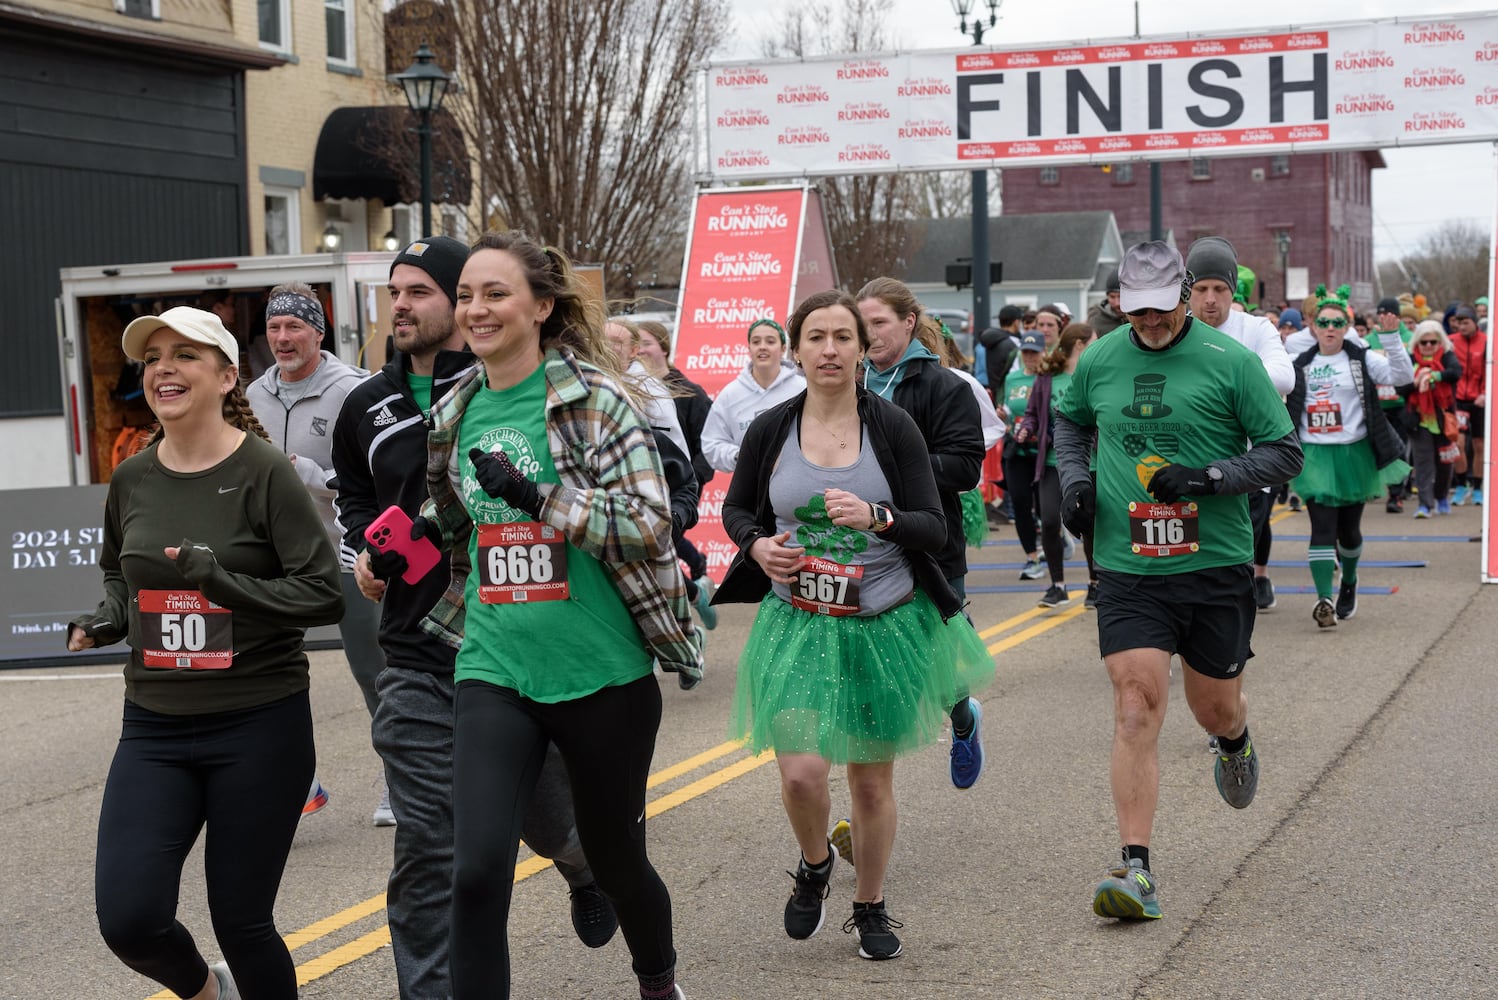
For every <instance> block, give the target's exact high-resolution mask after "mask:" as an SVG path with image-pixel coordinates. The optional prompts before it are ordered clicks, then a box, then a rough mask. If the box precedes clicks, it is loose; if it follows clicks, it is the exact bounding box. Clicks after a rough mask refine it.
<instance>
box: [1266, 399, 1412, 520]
mask: <svg viewBox="0 0 1498 1000" xmlns="http://www.w3.org/2000/svg"><path fill="white" fill-rule="evenodd" d="M1381 416H1382V415H1380V417H1381ZM1300 448H1301V451H1303V452H1305V456H1306V461H1305V465H1304V466H1303V467H1302V468H1301V470H1300V475H1298V476H1296V477H1295V478H1294V479H1292V480H1290V490H1291V492H1293V493H1295V494H1296V495H1297V496H1299V497H1300V498H1301V499H1302V500H1309V501H1311V502H1313V503H1318V504H1320V505H1321V506H1323V507H1351V506H1353V505H1354V504H1360V503H1367V502H1368V501H1370V500H1382V499H1383V497H1384V493H1385V491H1386V490H1387V489H1388V487H1389V485H1390V484H1391V483H1399V482H1403V481H1404V478H1405V477H1406V476H1408V475H1409V474H1410V465H1409V463H1408V462H1405V461H1403V460H1400V459H1396V460H1395V461H1393V462H1390V463H1389V464H1388V465H1386V466H1384V467H1383V468H1382V469H1380V468H1379V467H1378V466H1376V465H1374V464H1373V462H1374V459H1373V446H1372V445H1371V444H1369V443H1368V439H1367V438H1364V439H1363V440H1361V441H1354V442H1352V443H1351V444H1304V443H1302V444H1301V446H1300Z"/></svg>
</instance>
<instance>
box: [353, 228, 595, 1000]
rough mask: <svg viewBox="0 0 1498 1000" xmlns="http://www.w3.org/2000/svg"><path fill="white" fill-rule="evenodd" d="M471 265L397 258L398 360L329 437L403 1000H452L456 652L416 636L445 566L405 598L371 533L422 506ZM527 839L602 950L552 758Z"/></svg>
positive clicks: (575, 922)
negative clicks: (390, 856) (390, 840)
mask: <svg viewBox="0 0 1498 1000" xmlns="http://www.w3.org/2000/svg"><path fill="white" fill-rule="evenodd" d="M467 259H468V247H466V246H465V245H463V244H462V243H460V242H458V241H457V240H455V239H452V238H451V237H447V236H433V237H429V238H427V239H422V240H417V241H416V242H414V243H412V244H411V245H410V246H408V247H406V248H405V249H403V250H402V251H401V252H400V253H399V254H397V255H396V258H395V261H394V262H393V263H392V264H391V265H390V282H389V290H390V304H391V321H392V326H393V329H394V334H395V348H396V353H395V356H394V357H393V358H392V359H391V361H390V363H389V364H387V365H386V366H385V367H384V368H383V369H381V370H380V371H379V372H377V373H375V374H374V375H373V376H371V377H370V378H369V379H367V380H366V381H364V382H362V383H360V384H359V385H358V386H356V387H355V388H354V390H353V391H352V392H350V393H349V396H348V400H347V401H346V402H345V404H344V407H343V412H342V413H341V414H339V418H338V424H337V426H336V427H335V429H334V435H333V467H334V469H335V471H336V472H337V482H338V499H337V505H338V519H339V523H340V524H341V525H342V526H343V529H344V531H345V532H346V534H345V544H346V545H347V546H348V547H349V548H355V547H358V548H359V549H360V552H359V557H358V559H357V560H356V561H355V563H354V575H355V577H356V579H357V582H358V584H359V589H360V591H361V592H362V593H363V595H364V597H361V598H359V600H360V601H363V600H365V598H368V599H369V600H372V601H376V602H378V603H379V607H380V645H381V647H382V648H383V649H384V652H385V659H386V662H387V663H388V666H387V667H386V669H385V670H384V671H383V672H382V673H381V674H380V676H379V679H378V682H377V684H376V692H377V694H378V702H379V707H378V708H377V709H376V711H375V716H374V726H373V731H374V746H375V749H376V750H377V751H379V754H380V757H381V759H382V760H383V761H384V763H385V775H386V779H387V782H388V785H389V788H390V804H391V807H392V808H393V810H394V818H395V819H396V820H397V821H398V823H399V825H398V826H397V828H396V831H395V857H394V863H393V865H392V867H391V870H390V881H389V886H388V887H387V889H386V891H385V911H386V914H387V917H388V919H389V922H390V944H391V951H392V952H393V954H394V958H395V971H396V979H397V982H398V983H399V986H400V995H401V998H402V1000H429V998H444V997H447V996H448V995H449V993H450V992H451V985H450V978H449V975H448V928H447V916H448V912H449V910H450V909H451V907H452V860H453V825H452V780H453V762H452V741H453V693H454V691H453V685H454V681H453V661H454V659H455V657H456V651H455V650H453V649H452V648H451V647H450V646H448V645H446V644H444V643H439V642H433V641H432V638H431V636H429V635H427V634H426V633H425V632H423V631H422V630H421V619H422V618H423V617H424V616H425V615H426V613H427V611H428V610H430V609H431V608H432V606H433V605H434V604H436V603H437V601H438V600H440V599H441V597H442V592H443V590H444V589H445V588H446V587H447V581H448V573H449V565H448V558H447V557H446V556H445V555H444V556H443V558H442V561H441V562H440V563H438V564H437V566H436V567H435V568H434V569H432V570H431V571H430V572H429V573H428V574H427V575H426V576H425V577H423V578H421V579H420V580H418V581H417V582H415V583H409V584H408V583H406V582H405V581H404V580H403V579H402V578H401V574H402V573H404V572H405V570H406V560H405V557H404V556H402V555H400V553H398V552H391V553H388V554H383V555H382V554H381V553H380V552H379V551H378V550H376V549H373V548H371V547H369V545H368V542H367V540H366V539H365V534H364V532H365V529H366V528H368V527H369V526H370V525H371V524H372V523H374V521H375V519H376V518H377V517H379V516H380V515H381V514H382V513H384V511H385V510H386V509H387V508H389V507H391V506H398V507H400V508H401V509H402V510H404V511H405V512H406V514H407V515H409V516H415V515H417V514H419V513H420V511H421V505H422V503H423V502H424V501H425V500H426V499H427V484H426V453H427V425H426V417H427V414H428V413H429V411H430V410H431V406H432V401H433V400H434V399H440V398H442V396H443V395H445V394H446V392H447V390H448V389H449V388H450V387H451V386H452V385H453V384H454V383H455V382H456V381H457V380H458V379H459V378H460V377H461V376H462V375H463V374H464V373H466V372H467V371H468V370H469V369H471V368H472V367H473V365H474V361H475V359H474V357H473V355H472V354H469V353H468V352H467V350H466V349H465V348H464V346H463V337H462V334H461V333H459V332H458V330H457V328H456V326H454V324H453V306H454V302H455V300H456V299H457V286H458V275H459V274H460V273H461V272H462V270H463V264H464V262H465V261H467ZM523 836H524V838H525V842H526V845H527V846H528V847H530V849H531V850H532V851H534V852H535V853H537V854H539V855H541V856H542V857H545V858H551V859H552V861H553V862H554V863H555V865H556V868H557V871H558V872H560V873H561V874H562V877H563V878H565V879H566V880H567V884H568V886H569V888H570V890H571V897H572V900H571V910H572V927H573V930H574V931H576V933H577V936H578V939H579V940H581V941H582V942H583V944H585V945H587V946H588V947H590V948H601V947H602V946H603V945H605V944H607V943H608V942H609V940H610V939H611V938H612V937H613V935H614V931H615V929H616V928H617V927H618V922H617V921H616V920H615V918H614V911H613V908H612V907H611V906H609V902H608V900H607V899H606V898H605V897H604V895H603V893H601V892H600V891H599V890H598V886H597V884H596V883H595V881H594V879H593V874H592V872H591V871H590V870H589V869H588V866H587V859H586V858H585V857H584V856H583V851H582V845H581V844H580V843H579V841H578V838H577V829H576V826H575V822H574V820H573V813H572V792H571V789H570V787H569V786H568V783H567V774H566V771H565V770H564V768H563V765H562V759H561V755H560V754H558V753H557V750H556V748H555V747H549V748H548V749H547V753H546V762H545V764H544V765H543V766H542V768H541V776H540V778H539V779H538V781H537V788H536V792H535V795H534V797H533V798H532V801H531V809H530V811H529V813H528V814H527V820H526V826H525V829H524V831H523Z"/></svg>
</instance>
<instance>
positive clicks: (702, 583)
mask: <svg viewBox="0 0 1498 1000" xmlns="http://www.w3.org/2000/svg"><path fill="white" fill-rule="evenodd" d="M692 582H693V583H695V584H696V585H697V599H696V600H694V601H693V602H692V607H694V608H696V609H697V615H698V617H700V618H701V619H702V627H703V628H705V629H707V630H708V631H709V632H711V631H712V630H713V629H715V628H717V627H718V609H717V608H715V607H713V606H712V604H711V603H710V602H711V601H712V599H713V590H714V589H715V588H714V587H713V581H712V580H710V579H709V578H708V577H705V576H704V577H703V578H702V579H700V580H693V581H692Z"/></svg>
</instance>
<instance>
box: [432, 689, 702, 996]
mask: <svg viewBox="0 0 1498 1000" xmlns="http://www.w3.org/2000/svg"><path fill="white" fill-rule="evenodd" d="M660 722H661V691H660V687H659V685H658V683H657V682H656V679H655V677H654V675H652V674H646V675H645V676H644V677H642V678H640V679H639V680H637V681H631V682H630V683H628V684H622V685H619V686H618V687H609V688H604V689H603V690H601V691H597V692H594V693H593V694H590V695H587V696H586V697H583V698H578V699H576V700H573V701H562V702H556V703H552V704H545V703H541V702H536V701H531V700H530V699H528V698H525V697H522V696H521V695H520V694H519V693H518V692H516V691H513V690H511V689H509V688H502V687H498V686H496V685H493V684H489V683H487V682H485V681H478V680H465V681H460V682H458V691H457V704H456V709H455V717H454V736H453V904H452V949H451V954H452V957H451V963H452V987H453V998H454V1000H477V998H483V1000H491V998H494V997H500V998H504V997H508V996H509V995H510V946H509V934H508V926H507V925H508V923H509V919H510V897H511V894H512V891H513V888H514V880H515V858H516V853H517V850H518V845H519V843H520V826H521V822H522V820H523V819H524V816H523V812H524V810H523V809H522V808H521V807H520V805H518V804H519V803H525V802H528V801H530V798H531V790H532V789H533V788H534V787H535V784H536V775H537V773H538V772H539V771H540V768H541V762H542V760H543V759H544V758H545V755H546V746H547V743H548V742H552V743H555V744H556V747H557V750H558V751H559V752H560V753H561V755H562V760H563V761H564V762H565V763H566V765H567V776H568V778H569V780H570V781H571V783H572V799H573V804H574V807H575V809H576V813H577V833H578V837H579V838H580V839H581V840H582V845H583V852H584V853H585V854H586V855H587V856H588V863H589V865H590V866H591V867H592V869H593V874H594V876H595V877H597V879H598V888H599V889H601V890H602V891H603V893H604V895H606V896H608V898H609V901H610V902H611V903H613V904H614V911H615V912H616V913H617V914H618V915H619V927H620V930H622V931H623V933H624V940H625V943H626V944H628V946H629V952H630V955H631V956H632V957H633V958H634V970H635V973H636V974H637V975H641V976H657V975H660V974H661V973H664V972H668V971H670V970H671V969H673V968H674V967H675V965H676V951H675V949H674V948H673V946H672V940H671V897H670V896H669V895H668V894H667V892H666V886H665V883H663V882H662V881H661V879H660V876H659V875H657V874H656V871H655V869H654V868H653V867H651V864H650V858H649V857H648V856H647V855H646V853H645V779H646V778H647V777H648V775H649V773H650V759H651V756H652V755H653V754H654V752H655V734H656V730H657V729H659V728H660Z"/></svg>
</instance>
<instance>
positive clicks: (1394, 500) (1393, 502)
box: [1384, 497, 1404, 514]
mask: <svg viewBox="0 0 1498 1000" xmlns="http://www.w3.org/2000/svg"><path fill="white" fill-rule="evenodd" d="M1384 510H1386V511H1388V512H1389V513H1390V514H1403V513H1404V501H1403V500H1400V499H1399V498H1398V497H1390V498H1389V502H1388V503H1386V504H1384Z"/></svg>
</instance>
